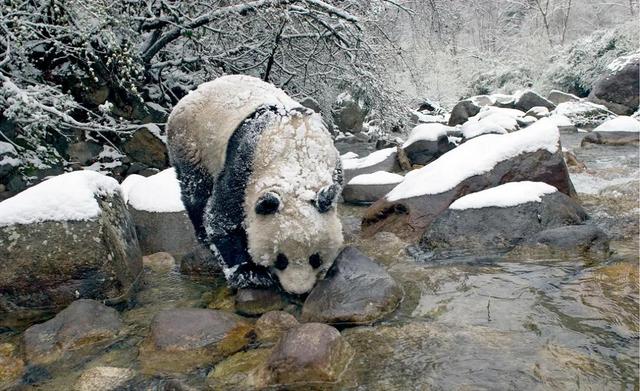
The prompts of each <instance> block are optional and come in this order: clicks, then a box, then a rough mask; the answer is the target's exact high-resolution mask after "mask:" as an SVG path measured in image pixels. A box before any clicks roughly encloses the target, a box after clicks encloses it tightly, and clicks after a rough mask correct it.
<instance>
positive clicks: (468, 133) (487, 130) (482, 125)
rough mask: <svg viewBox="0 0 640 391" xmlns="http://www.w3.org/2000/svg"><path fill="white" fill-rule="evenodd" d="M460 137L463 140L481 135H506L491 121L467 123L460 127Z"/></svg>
mask: <svg viewBox="0 0 640 391" xmlns="http://www.w3.org/2000/svg"><path fill="white" fill-rule="evenodd" d="M461 129H462V136H463V137H464V138H465V139H467V140H468V139H472V138H474V137H478V136H480V135H482V134H491V133H493V134H505V133H508V132H507V131H506V130H505V129H504V128H503V127H502V126H500V125H498V124H496V123H495V122H491V121H485V120H482V121H467V122H465V123H464V124H463V125H462V128H461Z"/></svg>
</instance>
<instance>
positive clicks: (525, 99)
mask: <svg viewBox="0 0 640 391" xmlns="http://www.w3.org/2000/svg"><path fill="white" fill-rule="evenodd" d="M536 106H542V107H546V108H547V109H549V111H551V110H554V109H555V108H556V105H554V104H553V103H552V102H550V101H548V100H547V99H546V98H544V97H542V96H540V95H539V94H537V93H536V92H533V91H531V90H528V91H525V92H524V93H523V94H522V95H520V96H519V97H518V99H516V102H515V108H516V109H518V110H522V111H524V112H527V111H529V110H531V109H532V108H533V107H536Z"/></svg>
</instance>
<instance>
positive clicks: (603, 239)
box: [527, 225, 609, 256]
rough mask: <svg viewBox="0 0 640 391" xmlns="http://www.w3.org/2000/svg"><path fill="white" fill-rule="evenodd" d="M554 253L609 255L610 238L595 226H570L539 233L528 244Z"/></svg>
mask: <svg viewBox="0 0 640 391" xmlns="http://www.w3.org/2000/svg"><path fill="white" fill-rule="evenodd" d="M527 245H529V246H531V245H533V246H536V247H537V248H538V250H541V249H544V250H547V251H550V252H552V253H576V252H582V253H592V254H594V255H595V254H602V255H605V256H606V255H608V254H609V237H608V236H607V234H606V233H605V232H604V231H602V230H601V229H600V228H598V227H596V226H594V225H569V226H565V227H557V228H551V229H547V230H544V231H541V232H539V233H538V234H537V235H536V236H535V237H533V238H531V240H530V241H529V242H528V243H527Z"/></svg>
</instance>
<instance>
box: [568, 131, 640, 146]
mask: <svg viewBox="0 0 640 391" xmlns="http://www.w3.org/2000/svg"><path fill="white" fill-rule="evenodd" d="M638 143H640V133H639V132H598V131H595V132H591V133H589V134H587V135H586V136H584V138H583V139H582V141H581V142H580V146H581V147H584V146H587V145H588V144H601V145H638Z"/></svg>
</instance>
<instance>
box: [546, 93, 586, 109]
mask: <svg viewBox="0 0 640 391" xmlns="http://www.w3.org/2000/svg"><path fill="white" fill-rule="evenodd" d="M547 99H548V100H549V101H551V103H553V104H554V105H556V106H557V105H559V104H560V103H564V102H578V101H579V100H580V98H578V97H577V96H575V95H573V94H569V93H566V92H562V91H558V90H551V92H550V93H549V96H548V97H547Z"/></svg>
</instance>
